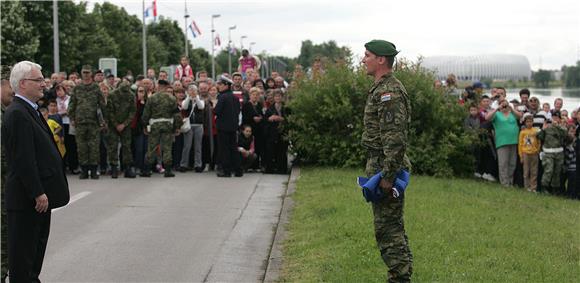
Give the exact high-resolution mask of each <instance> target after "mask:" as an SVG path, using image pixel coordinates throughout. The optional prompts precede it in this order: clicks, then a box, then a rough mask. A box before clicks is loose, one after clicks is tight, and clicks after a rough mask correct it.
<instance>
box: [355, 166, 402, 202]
mask: <svg viewBox="0 0 580 283" xmlns="http://www.w3.org/2000/svg"><path fill="white" fill-rule="evenodd" d="M410 177H411V174H410V173H409V171H407V170H404V169H403V170H401V171H399V172H398V173H397V175H395V181H394V182H393V188H392V190H393V197H395V198H398V197H399V196H400V195H401V194H402V193H404V192H405V190H406V189H407V186H408V185H409V180H410ZM382 178H383V175H382V173H381V172H379V173H377V174H375V175H374V176H372V177H370V178H365V177H358V178H357V183H358V185H359V186H360V187H361V188H362V193H363V196H364V198H365V199H366V201H367V202H377V201H379V200H381V199H383V198H384V197H385V193H384V191H383V190H382V189H381V187H380V186H379V184H380V183H381V179H382Z"/></svg>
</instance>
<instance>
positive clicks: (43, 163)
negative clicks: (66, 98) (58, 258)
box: [2, 61, 70, 282]
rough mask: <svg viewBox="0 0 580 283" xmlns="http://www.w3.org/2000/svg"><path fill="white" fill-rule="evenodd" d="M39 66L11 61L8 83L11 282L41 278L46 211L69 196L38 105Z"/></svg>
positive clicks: (5, 140)
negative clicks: (10, 99)
mask: <svg viewBox="0 0 580 283" xmlns="http://www.w3.org/2000/svg"><path fill="white" fill-rule="evenodd" d="M40 70H41V67H40V65H38V64H35V63H32V62H28V61H22V62H19V63H18V64H16V65H14V67H13V68H12V72H11V74H10V85H11V86H12V89H13V90H14V92H15V93H16V94H15V97H14V100H13V102H12V103H11V104H10V106H9V107H8V109H6V112H5V114H4V116H3V117H2V119H3V120H2V144H3V145H4V147H5V149H6V161H7V162H8V172H7V173H8V174H7V177H6V209H7V213H8V269H9V278H10V282H40V280H39V278H38V277H39V275H40V270H41V269H42V262H43V259H44V252H45V251H46V244H47V242H48V235H49V231H50V211H51V209H53V208H57V207H61V206H64V205H66V204H67V203H68V202H69V198H70V195H69V190H68V183H67V180H66V176H65V173H64V162H63V160H62V158H61V155H60V153H59V151H58V148H57V146H56V143H55V142H54V139H53V136H52V133H51V131H50V129H49V127H48V125H47V124H46V122H45V121H44V119H43V118H42V116H41V115H40V112H39V111H38V105H37V104H36V102H37V101H38V100H39V99H41V98H42V97H43V89H44V87H45V83H44V77H43V76H42V73H41V72H40Z"/></svg>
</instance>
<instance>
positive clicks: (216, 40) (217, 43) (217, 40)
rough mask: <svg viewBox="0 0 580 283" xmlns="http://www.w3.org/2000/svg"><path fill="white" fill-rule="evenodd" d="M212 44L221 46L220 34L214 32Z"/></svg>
mask: <svg viewBox="0 0 580 283" xmlns="http://www.w3.org/2000/svg"><path fill="white" fill-rule="evenodd" d="M213 45H214V46H222V41H221V39H220V35H219V34H216V36H215V39H214V40H213Z"/></svg>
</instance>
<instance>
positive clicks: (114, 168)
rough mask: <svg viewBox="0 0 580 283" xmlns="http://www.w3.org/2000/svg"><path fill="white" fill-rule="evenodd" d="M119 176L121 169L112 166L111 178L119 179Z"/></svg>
mask: <svg viewBox="0 0 580 283" xmlns="http://www.w3.org/2000/svg"><path fill="white" fill-rule="evenodd" d="M117 177H119V170H117V166H112V167H111V178H113V179H117Z"/></svg>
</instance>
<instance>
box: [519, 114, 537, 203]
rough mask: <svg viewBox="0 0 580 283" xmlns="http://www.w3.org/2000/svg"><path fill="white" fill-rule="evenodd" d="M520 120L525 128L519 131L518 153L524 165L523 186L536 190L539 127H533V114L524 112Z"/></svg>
mask: <svg viewBox="0 0 580 283" xmlns="http://www.w3.org/2000/svg"><path fill="white" fill-rule="evenodd" d="M522 120H523V121H524V124H525V126H526V128H525V129H523V130H521V131H520V137H519V139H518V154H519V155H520V160H521V162H522V164H523V166H524V187H525V188H526V189H527V190H528V191H530V192H536V188H537V186H538V181H537V178H538V162H539V161H538V160H539V153H540V141H539V140H538V138H537V137H536V134H537V133H538V131H539V129H536V128H534V127H533V124H534V115H532V114H530V113H526V114H524V117H523V118H522Z"/></svg>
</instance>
